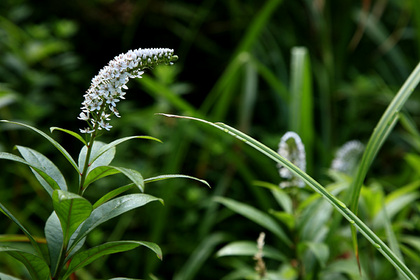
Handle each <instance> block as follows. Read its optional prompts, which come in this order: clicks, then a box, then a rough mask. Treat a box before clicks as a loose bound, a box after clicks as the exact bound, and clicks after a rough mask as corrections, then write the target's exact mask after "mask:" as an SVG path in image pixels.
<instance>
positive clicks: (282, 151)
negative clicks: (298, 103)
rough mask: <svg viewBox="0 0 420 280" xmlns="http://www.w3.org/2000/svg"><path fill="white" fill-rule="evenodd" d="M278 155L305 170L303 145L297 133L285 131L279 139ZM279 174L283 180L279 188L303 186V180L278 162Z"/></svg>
mask: <svg viewBox="0 0 420 280" xmlns="http://www.w3.org/2000/svg"><path fill="white" fill-rule="evenodd" d="M278 153H279V155H281V156H282V157H284V158H286V159H287V160H289V161H290V162H291V163H293V164H294V165H296V166H297V167H299V168H300V169H301V170H302V171H304V172H305V171H306V153H305V146H304V145H303V143H302V140H301V139H300V137H299V135H298V134H297V133H295V132H293V131H289V132H286V133H285V134H284V135H283V137H282V138H281V139H280V143H279V149H278ZM277 167H278V168H279V174H280V176H281V177H282V178H284V179H285V180H284V181H283V182H281V183H280V187H281V188H288V187H300V188H303V187H304V186H305V182H303V181H302V180H301V179H299V178H297V177H296V176H295V175H293V174H292V173H291V172H290V171H289V170H288V169H287V168H285V167H284V166H283V165H281V164H278V165H277Z"/></svg>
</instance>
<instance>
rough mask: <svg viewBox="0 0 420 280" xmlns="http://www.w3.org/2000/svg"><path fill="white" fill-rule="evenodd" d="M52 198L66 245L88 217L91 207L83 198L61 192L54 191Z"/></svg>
mask: <svg viewBox="0 0 420 280" xmlns="http://www.w3.org/2000/svg"><path fill="white" fill-rule="evenodd" d="M52 198H53V206H54V210H55V212H56V213H57V216H58V218H59V219H60V223H61V228H62V229H63V235H64V242H65V244H66V243H67V242H68V241H69V239H70V236H71V235H72V234H73V233H74V232H75V231H76V229H77V228H78V227H79V225H80V224H81V223H83V222H84V221H85V220H86V219H87V218H88V217H89V216H90V213H91V212H92V205H91V204H90V202H89V201H87V200H86V199H84V198H83V197H81V196H79V195H77V194H74V193H70V192H66V191H62V190H56V191H54V193H53V196H52Z"/></svg>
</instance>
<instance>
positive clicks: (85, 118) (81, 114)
mask: <svg viewBox="0 0 420 280" xmlns="http://www.w3.org/2000/svg"><path fill="white" fill-rule="evenodd" d="M78 119H79V120H82V121H87V120H89V113H87V114H85V112H81V113H80V115H79V117H78Z"/></svg>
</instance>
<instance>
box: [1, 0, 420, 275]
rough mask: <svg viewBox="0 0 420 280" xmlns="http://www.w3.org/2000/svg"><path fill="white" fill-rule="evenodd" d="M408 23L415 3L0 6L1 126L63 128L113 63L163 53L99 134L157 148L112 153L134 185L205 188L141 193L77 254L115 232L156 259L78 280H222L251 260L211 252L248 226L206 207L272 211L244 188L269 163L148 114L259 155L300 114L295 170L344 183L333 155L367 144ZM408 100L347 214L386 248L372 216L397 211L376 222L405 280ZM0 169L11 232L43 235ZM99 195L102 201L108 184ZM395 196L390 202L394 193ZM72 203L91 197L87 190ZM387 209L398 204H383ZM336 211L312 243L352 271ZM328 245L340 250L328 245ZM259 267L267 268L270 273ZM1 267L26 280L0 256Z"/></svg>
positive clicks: (406, 51) (399, 62)
mask: <svg viewBox="0 0 420 280" xmlns="http://www.w3.org/2000/svg"><path fill="white" fill-rule="evenodd" d="M419 18H420V4H419V3H418V1H417V0H409V1H397V0H384V1H349V0H347V1H325V0H321V1H310V0H301V1H290V0H289V1H288V0H283V1H280V0H266V1H246V0H242V1H239V0H234V1H217V0H204V1H199V2H191V1H190V2H189V1H180V0H175V1H164V0H146V1H135V0H119V1H117V0H75V1H54V0H43V1H40V0H2V1H1V2H0V117H1V118H2V119H10V120H21V121H23V122H27V123H31V124H32V125H35V126H37V127H38V128H41V129H43V130H44V131H47V130H48V128H49V127H50V126H60V127H63V128H68V129H72V130H77V129H78V127H79V126H80V125H81V124H80V122H79V121H78V120H77V119H76V117H77V115H78V114H79V110H80V103H81V102H82V100H83V97H82V95H83V94H84V92H85V90H86V89H87V88H88V87H89V84H90V80H91V78H92V77H93V76H94V75H96V73H97V72H98V71H99V70H100V69H101V68H102V67H103V66H104V65H105V64H106V63H107V62H108V61H109V60H110V59H111V58H112V57H113V56H115V55H117V54H119V53H122V52H125V51H127V50H128V49H134V48H139V47H168V48H174V49H175V53H176V54H177V55H178V56H179V57H180V60H179V62H177V64H176V65H175V67H173V66H172V67H170V68H167V67H159V68H158V69H155V71H153V74H152V73H147V74H146V75H145V76H144V78H143V79H141V80H140V81H139V82H138V83H135V82H132V83H131V85H130V90H129V92H128V94H127V100H126V101H125V102H123V103H121V104H120V107H119V111H120V112H121V115H122V118H121V119H118V120H115V121H114V122H113V123H112V125H113V126H114V128H115V129H114V130H113V131H112V132H111V134H113V135H110V139H111V137H113V136H116V137H122V136H129V135H133V134H145V135H151V136H154V137H157V138H159V139H162V140H163V141H164V143H163V144H157V143H143V142H142V143H139V144H138V145H136V146H128V145H122V146H121V147H119V157H118V158H116V161H118V164H119V165H120V166H126V167H129V168H134V167H135V168H134V169H137V170H140V171H141V172H142V173H143V175H144V177H145V178H147V177H151V176H155V175H158V174H170V173H184V174H189V175H193V176H196V177H199V178H203V179H206V180H207V181H208V182H210V184H211V185H212V189H210V190H209V189H206V188H205V187H202V186H201V185H199V184H194V183H192V182H190V181H185V182H184V181H180V180H176V181H173V182H170V183H168V182H159V183H154V184H153V185H150V186H147V188H146V192H148V193H150V194H152V195H156V196H158V197H161V198H163V199H164V200H165V207H160V206H154V205H150V206H147V207H145V208H144V209H142V210H139V211H134V212H131V213H128V214H127V215H125V216H123V217H122V219H121V220H119V221H118V224H116V225H115V224H113V223H112V222H110V223H107V224H105V225H104V226H103V227H102V228H101V229H100V230H97V231H95V232H94V233H93V235H92V237H90V239H89V240H88V245H89V246H92V245H94V244H97V243H99V242H103V241H104V240H117V239H119V238H121V237H124V238H125V239H130V237H131V238H132V239H136V240H137V239H141V240H149V241H152V242H155V243H158V244H159V245H160V246H161V247H162V249H163V253H164V257H163V261H162V262H161V261H158V260H156V258H155V256H154V255H153V253H149V252H147V250H141V249H140V250H136V251H133V252H129V253H126V254H123V255H121V256H117V257H115V256H112V257H110V258H104V259H102V260H100V261H98V262H95V263H92V264H91V265H90V266H88V267H87V268H86V269H85V270H84V271H82V273H81V274H80V275H79V276H80V279H93V278H97V279H104V278H106V277H108V276H109V275H117V274H118V273H119V272H121V274H122V275H126V276H130V277H137V278H147V277H149V278H150V277H152V276H150V275H155V276H156V277H158V278H159V279H179V280H186V279H204V280H205V279H222V277H223V276H224V275H227V274H228V273H230V272H232V271H233V270H234V268H239V267H243V263H245V264H247V265H248V268H251V269H252V267H253V265H254V261H253V260H252V257H249V258H241V259H240V260H239V261H238V260H235V259H233V260H231V261H227V260H226V258H215V257H214V256H215V253H216V251H217V249H220V248H221V247H222V246H223V245H225V244H227V243H228V242H231V241H239V240H247V241H255V240H256V239H257V237H258V235H259V233H260V231H261V230H262V228H261V227H260V226H258V225H256V224H254V223H251V222H249V221H247V220H246V219H241V218H238V217H237V216H236V215H234V213H233V212H232V211H231V210H229V209H227V208H225V207H222V206H221V205H220V204H218V203H216V202H215V201H214V199H213V198H214V197H216V196H225V197H229V198H231V199H234V200H237V201H241V202H243V203H247V204H249V205H252V206H253V207H255V208H258V209H260V210H261V211H265V212H267V211H269V210H270V209H275V210H278V211H281V210H282V209H278V204H277V203H276V200H275V199H274V198H273V197H272V196H271V194H270V193H269V192H267V190H265V189H262V188H260V187H258V186H256V185H255V184H254V183H253V182H254V181H255V180H262V181H265V182H270V183H273V184H277V183H278V182H279V180H280V178H279V176H278V173H277V170H276V166H275V164H273V163H272V162H271V161H270V160H268V159H265V158H261V157H260V156H259V155H258V154H257V153H256V152H254V151H252V150H250V149H249V148H247V147H245V146H244V145H243V144H241V143H237V142H236V141H234V140H233V139H230V138H228V137H225V136H222V134H221V133H218V132H214V131H213V130H210V129H207V128H204V127H201V126H197V125H195V124H191V123H187V122H183V121H176V120H173V119H166V118H163V117H161V116H155V115H154V114H155V113H158V112H164V113H177V114H185V115H191V116H197V117H204V118H206V119H209V120H211V121H223V122H225V123H228V124H230V125H231V126H234V127H236V128H238V129H240V130H242V131H244V132H246V133H248V134H250V135H252V136H253V137H255V138H257V139H258V140H260V141H261V142H263V143H265V144H266V145H267V146H270V147H272V148H275V147H276V146H277V145H278V141H279V139H280V137H281V135H283V134H284V132H286V131H288V130H292V129H296V127H298V126H297V125H296V120H295V118H300V117H302V119H306V126H304V127H300V128H299V129H300V130H301V131H303V132H307V133H309V132H310V133H309V135H308V136H307V137H308V138H309V139H311V140H310V141H311V145H310V146H311V150H312V151H311V154H312V155H311V156H310V157H309V158H308V160H309V162H308V166H309V167H310V170H308V171H309V174H310V175H311V176H312V177H314V178H316V179H317V180H318V181H321V182H323V183H325V184H335V183H341V184H344V182H345V183H346V184H348V180H350V179H349V178H344V179H343V178H342V177H340V180H339V181H337V180H338V179H337V178H335V179H331V178H330V177H328V176H327V175H326V171H327V169H328V168H329V166H330V163H331V160H332V157H333V156H334V151H335V150H336V149H337V147H339V146H340V145H342V144H343V143H344V142H346V141H348V140H351V139H359V140H360V141H362V142H366V141H367V140H368V139H369V137H370V135H371V133H372V131H373V129H374V126H375V124H376V123H377V122H378V120H379V118H380V116H381V115H382V113H383V111H384V110H385V108H386V107H387V105H388V104H389V102H390V100H391V99H392V97H393V95H395V93H396V91H397V90H398V88H399V87H400V86H401V85H402V84H403V82H404V81H405V79H406V78H407V77H408V75H409V73H410V72H411V70H412V69H413V68H414V67H415V65H416V64H417V63H418V61H419V58H420V20H419ZM295 47H305V49H306V50H307V57H306V58H305V59H307V60H308V61H307V62H309V63H310V69H311V70H310V72H309V73H305V74H304V75H305V77H306V83H308V84H306V83H305V87H306V88H305V96H306V97H305V98H304V99H302V98H301V99H299V98H296V91H299V88H298V87H297V86H298V85H296V84H294V81H295V80H294V79H295V78H296V76H294V75H295V74H293V73H294V72H293V71H294V70H293V69H294V68H293V61H294V60H293V59H294V58H293V57H294V56H293V54H292V53H293V52H292V50H296V49H294V48H295ZM294 92H295V93H294ZM292 93H293V94H292ZM416 93H417V92H416ZM416 93H414V94H413V95H412V97H411V98H410V101H409V102H408V104H407V105H406V106H405V108H404V114H405V115H406V118H405V119H404V120H405V121H402V122H401V124H399V125H397V127H396V128H395V129H394V131H393V132H392V133H391V135H390V137H389V138H388V140H387V142H386V143H385V145H384V147H383V149H382V150H381V151H380V153H379V154H378V157H377V158H376V160H375V162H374V164H373V166H372V169H371V172H370V173H369V174H368V179H367V181H366V186H367V187H365V188H363V190H362V196H361V205H360V216H361V217H362V219H363V220H364V221H366V223H367V224H368V225H371V226H372V228H373V229H374V230H375V231H376V230H378V232H379V236H380V237H384V238H383V239H384V240H385V239H386V237H385V230H386V229H385V226H384V225H383V224H381V223H380V218H378V217H380V215H382V214H381V211H380V209H381V208H382V207H383V205H382V204H381V203H383V200H385V202H388V203H390V205H391V206H389V207H391V208H392V207H397V206H398V205H399V206H398V207H399V208H398V209H395V208H392V209H393V210H392V209H391V210H392V211H393V212H389V211H388V215H389V216H388V218H389V220H390V225H391V226H392V229H393V230H394V231H395V235H396V238H397V240H398V242H399V243H400V244H401V245H400V249H401V251H402V252H403V253H404V254H405V259H406V263H407V265H408V266H409V267H412V268H413V269H414V272H415V273H416V274H420V271H419V268H418V266H410V264H418V262H419V258H418V255H419V252H420V246H419V244H420V241H419V239H418V238H416V236H418V235H419V233H420V227H419V224H420V223H419V216H420V202H419V199H418V197H419V193H420V192H419V190H418V188H417V187H414V186H412V187H411V188H410V186H411V184H414V183H415V182H416V181H417V180H418V178H417V177H418V171H417V169H418V161H419V160H418V154H419V152H420V144H419V143H420V137H419V133H418V130H417V126H418V124H419V123H420V119H419V117H420V114H419V113H420V110H419V109H420V108H419V106H420V104H419V96H418V94H416ZM310 100H311V101H310ZM299 102H300V103H299ZM309 102H310V103H311V104H309ZM299 106H301V107H299ZM308 106H309V107H308ZM294 108H300V109H294ZM302 108H303V109H302ZM304 108H311V109H310V110H312V112H309V113H308V111H302V110H306V109H304ZM0 129H1V131H2V133H1V134H0V143H1V146H0V148H1V149H2V150H10V149H11V148H12V147H13V145H16V144H19V145H30V144H34V143H35V144H36V146H37V147H36V148H37V149H38V150H40V152H43V153H44V154H46V155H49V151H50V149H52V147H50V146H49V144H48V143H45V142H44V141H42V140H41V139H39V138H38V137H37V136H36V135H34V134H31V132H29V131H20V130H15V129H11V128H9V127H7V126H2V127H1V128H0ZM53 136H54V137H55V138H56V139H57V140H58V141H60V142H61V143H63V145H64V146H65V147H66V148H67V147H68V150H69V151H72V150H73V151H74V153H76V152H77V151H78V150H79V149H80V146H75V147H73V142H71V139H69V137H67V136H65V135H63V134H60V133H59V132H54V134H53ZM104 138H105V137H104ZM106 140H107V139H103V141H106ZM33 148H35V147H33ZM51 154H52V153H50V155H51ZM60 160H62V159H59V158H58V159H54V162H57V161H58V162H59V161H60ZM62 163H63V164H65V163H64V161H62ZM58 164H59V163H58ZM0 167H1V170H2V176H1V178H0V198H1V201H2V203H4V204H5V205H7V206H8V207H9V209H11V211H13V213H19V216H18V218H19V219H20V221H21V222H22V223H24V224H25V225H27V227H28V228H29V229H30V230H31V231H32V232H33V233H34V234H35V235H38V236H43V229H42V227H41V226H40V225H42V223H41V222H40V221H42V220H45V219H46V217H48V215H49V213H50V211H51V209H52V206H51V205H48V204H47V203H45V201H47V200H43V199H42V198H43V197H44V198H45V194H44V193H43V191H42V189H41V187H40V186H39V185H37V182H36V181H35V180H34V179H33V178H31V172H30V170H29V169H26V168H25V167H23V166H18V165H15V164H11V163H9V162H1V163H0ZM16 174H26V175H27V176H25V178H19V177H18V176H16ZM69 183H71V182H69ZM73 183H74V182H73ZM101 187H102V188H103V190H104V191H103V193H105V192H106V190H109V189H110V188H112V187H113V186H112V183H111V184H109V185H104V186H101ZM399 190H400V191H401V192H402V193H400V195H396V194H395V192H398V191H399ZM404 191H406V192H404ZM35 195H37V197H39V198H40V199H38V198H36V199H35ZM86 195H87V196H92V197H98V194H96V193H89V191H88V192H87V193H86ZM308 195H309V194H308ZM397 198H399V199H402V200H401V201H402V202H398V203H394V204H392V201H397V200H395V199H397ZM403 198H404V199H403ZM314 199H315V198H314ZM313 203H314V205H315V204H316V202H313ZM319 203H321V202H319ZM393 205H394V206H393ZM283 210H284V209H283ZM391 210H390V211H391ZM397 210H398V211H397ZM321 212H322V211H321ZM305 215H306V214H305ZM335 215H336V214H334V213H330V214H329V216H327V217H326V219H325V221H324V224H323V226H325V227H326V228H327V231H328V229H330V230H331V231H332V232H329V233H327V235H329V240H328V242H330V243H328V246H330V250H331V249H334V251H332V252H330V258H329V259H327V260H326V261H327V262H333V261H335V260H337V258H340V259H341V258H345V259H346V258H349V259H350V261H352V260H354V256H353V252H352V250H351V239H350V230H349V226H348V225H347V224H346V223H344V222H343V223H342V222H341V221H340V220H339V219H337V218H335ZM378 215H379V216H378ZM310 218H311V217H310V216H309V218H308V219H310ZM314 219H315V218H314ZM0 228H2V229H3V230H2V233H9V234H12V233H18V229H17V227H16V226H14V225H12V224H10V222H9V221H8V220H7V219H3V218H1V219H0ZM284 229H287V224H286V225H284ZM335 232H339V235H338V236H337V235H335ZM382 233H383V235H381V234H382ZM342 236H344V237H348V238H342ZM266 239H267V240H266V243H267V244H268V245H270V246H273V247H275V246H276V245H278V244H277V243H276V242H278V241H276V240H275V237H273V236H269V235H267V237H266ZM337 239H338V240H339V242H340V244H342V246H341V245H340V246H337V245H336V244H337V242H338V241H337ZM359 246H360V248H361V252H363V255H362V256H361V261H362V263H363V262H365V263H368V264H369V262H370V261H371V260H372V259H374V261H373V263H374V266H372V267H370V268H366V269H371V270H370V271H367V275H368V276H366V277H368V279H395V277H396V274H395V271H394V270H393V269H392V268H391V266H390V265H389V264H387V262H386V261H385V260H384V259H383V257H382V256H380V255H379V254H377V253H375V250H374V248H370V247H371V246H370V245H369V244H368V243H367V242H366V241H364V240H360V244H359ZM286 253H287V252H286ZM267 265H268V266H270V268H271V269H275V268H277V265H278V263H268V264H267ZM285 265H291V264H290V263H289V264H287V263H286V264H285ZM317 265H319V264H317ZM315 267H317V268H316V269H319V268H320V266H316V265H315ZM354 268H355V267H354V263H353V264H352V265H349V266H348V267H347V266H346V267H345V268H343V269H349V270H350V272H349V273H348V274H347V275H350V276H348V277H357V276H354V275H357V271H356V274H355V271H354ZM356 269H357V268H356ZM0 271H2V272H4V273H10V274H14V275H25V274H24V272H23V271H22V268H21V267H20V266H19V265H17V264H16V263H15V262H14V261H13V260H10V259H9V258H7V257H6V256H4V255H0ZM111 271H112V273H111ZM351 275H353V276H351ZM292 276H293V275H292ZM341 277H345V276H341ZM290 279H293V278H290ZM334 279H338V278H334Z"/></svg>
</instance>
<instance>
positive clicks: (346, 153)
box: [331, 140, 365, 175]
mask: <svg viewBox="0 0 420 280" xmlns="http://www.w3.org/2000/svg"><path fill="white" fill-rule="evenodd" d="M364 149H365V146H364V145H363V144H362V143H361V142H360V141H358V140H352V141H349V142H347V143H345V144H344V145H343V146H341V147H340V148H339V149H338V150H337V152H336V153H335V157H334V160H333V161H332V163H331V169H333V170H336V171H340V172H343V173H346V174H349V175H351V173H352V172H353V171H354V169H355V168H356V166H357V163H358V160H359V159H360V157H361V156H362V153H363V151H364Z"/></svg>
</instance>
